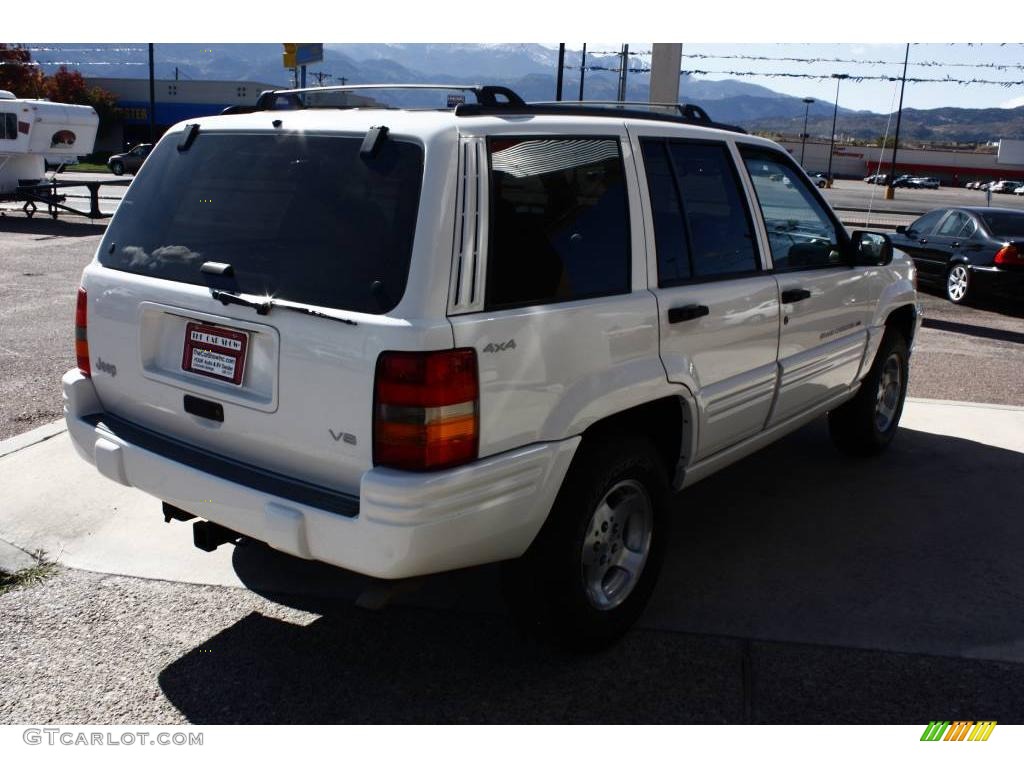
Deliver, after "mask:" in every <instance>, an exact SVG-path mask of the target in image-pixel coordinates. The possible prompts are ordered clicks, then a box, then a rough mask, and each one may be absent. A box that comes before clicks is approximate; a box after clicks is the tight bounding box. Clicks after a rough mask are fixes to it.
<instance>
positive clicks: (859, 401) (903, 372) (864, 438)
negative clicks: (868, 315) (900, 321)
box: [828, 328, 910, 456]
mask: <svg viewBox="0 0 1024 768" xmlns="http://www.w3.org/2000/svg"><path fill="white" fill-rule="evenodd" d="M909 354H910V353H909V351H908V349H907V341H906V339H904V338H903V334H901V333H900V332H899V331H896V330H893V329H891V328H890V329H887V330H886V331H885V336H884V337H883V338H882V344H881V346H880V347H879V349H878V353H877V354H876V355H875V362H874V364H873V365H872V366H871V370H870V371H868V374H867V376H865V377H864V381H863V382H862V383H861V386H860V390H858V392H857V394H856V395H855V396H854V398H853V399H852V400H849V401H847V402H845V403H843V404H842V405H841V406H839V407H838V408H836V409H835V410H833V411H830V412H829V414H828V428H829V433H830V434H831V435H832V440H833V442H834V443H835V444H836V447H838V448H839V450H841V451H842V452H843V453H846V454H849V455H851V456H877V455H878V454H880V453H881V452H882V451H884V450H885V449H886V448H888V447H889V444H890V443H891V442H892V440H893V438H894V437H895V436H896V430H897V428H898V427H899V423H900V416H901V415H902V414H903V402H904V400H905V399H906V397H907V378H908V374H909V373H910V367H909Z"/></svg>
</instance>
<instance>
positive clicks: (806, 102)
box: [800, 97, 814, 170]
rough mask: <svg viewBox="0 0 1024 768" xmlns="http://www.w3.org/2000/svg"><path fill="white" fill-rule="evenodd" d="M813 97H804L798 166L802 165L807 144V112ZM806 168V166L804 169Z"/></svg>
mask: <svg viewBox="0 0 1024 768" xmlns="http://www.w3.org/2000/svg"><path fill="white" fill-rule="evenodd" d="M813 103H814V99H812V98H809V97H808V98H805V99H804V132H803V133H801V134H800V167H801V168H803V167H804V148H805V147H806V146H807V113H808V112H810V109H811V104H813ZM804 170H806V168H805V169H804Z"/></svg>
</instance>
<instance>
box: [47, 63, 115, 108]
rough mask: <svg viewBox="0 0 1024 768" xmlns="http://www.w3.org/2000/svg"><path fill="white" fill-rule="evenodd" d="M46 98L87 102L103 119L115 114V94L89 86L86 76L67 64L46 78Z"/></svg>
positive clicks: (80, 102)
mask: <svg viewBox="0 0 1024 768" xmlns="http://www.w3.org/2000/svg"><path fill="white" fill-rule="evenodd" d="M43 87H44V89H45V91H46V98H48V99H49V100H50V101H56V102H60V103H61V104H87V105H88V106H90V107H92V108H93V109H95V110H96V114H97V115H99V118H100V120H101V121H106V120H108V119H109V118H111V117H112V116H113V110H114V104H115V103H116V102H117V99H116V98H115V96H114V95H113V94H112V93H110V92H109V91H105V90H103V89H102V88H89V87H88V86H87V85H86V84H85V78H84V77H82V73H81V72H78V71H77V70H76V71H74V72H72V71H69V70H68V68H67V67H66V66H63V65H61V67H60V69H58V70H57V71H56V72H54V73H53V74H52V75H50V76H49V77H47V78H46V79H45V83H44V86H43Z"/></svg>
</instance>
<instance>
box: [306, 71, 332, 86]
mask: <svg viewBox="0 0 1024 768" xmlns="http://www.w3.org/2000/svg"><path fill="white" fill-rule="evenodd" d="M309 74H311V75H312V76H313V77H315V78H316V84H317V85H318V86H319V85H323V84H324V78H327V77H334V75H332V74H331V73H330V72H310V73H309Z"/></svg>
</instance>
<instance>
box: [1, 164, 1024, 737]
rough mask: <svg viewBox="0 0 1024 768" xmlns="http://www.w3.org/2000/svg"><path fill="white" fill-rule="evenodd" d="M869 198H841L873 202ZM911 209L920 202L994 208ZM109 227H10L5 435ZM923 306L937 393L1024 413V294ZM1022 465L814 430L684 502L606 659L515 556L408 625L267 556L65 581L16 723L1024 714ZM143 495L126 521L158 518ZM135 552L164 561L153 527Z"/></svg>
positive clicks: (18, 221) (926, 369) (1011, 454)
mask: <svg viewBox="0 0 1024 768" xmlns="http://www.w3.org/2000/svg"><path fill="white" fill-rule="evenodd" d="M849 184H850V187H849V188H846V189H844V185H843V183H840V185H838V186H837V189H835V190H830V191H829V194H830V195H839V194H843V195H846V197H845V198H843V200H846V199H849V200H850V201H851V202H848V203H842V202H840V201H839V200H834V202H835V203H836V204H837V205H843V204H846V205H850V206H854V205H858V206H859V205H861V204H862V203H864V201H866V200H870V197H865V195H868V196H870V194H871V192H872V188H870V187H869V186H868V185H864V184H860V183H859V182H850V183H849ZM857 184H859V188H858V187H855V186H854V185H857ZM903 192H904V191H902V190H901V191H899V192H898V193H897V194H898V198H897V201H893V202H898V203H901V204H902V206H903V208H902V209H900V210H903V209H906V208H907V207H908V206H909V205H911V204H913V205H915V206H918V207H920V206H925V207H924V208H922V210H924V209H926V208H927V207H928V205H927V203H928V201H933V200H934V201H938V200H939V198H938V197H936V195H945V194H950V195H953V196H954V199H956V200H957V202H961V204H978V201H977V200H976V199H975V197H974V196H973V195H977V194H978V193H967V192H948V193H947V192H946V191H944V190H940V191H939V192H938V193H936V192H932V191H927V190H922V191H916V192H914V193H913V195H914V196H915V197H914V199H913V200H911V199H910V198H909V193H907V196H906V197H904V195H903V194H901V193H903ZM877 194H878V196H879V197H880V196H881V189H880V188H878V191H877ZM968 194H970V195H972V196H971V197H970V198H969V199H965V200H964V201H960V200H959V198H957V197H956V196H958V195H959V196H963V195H968ZM918 197H920V198H923V199H924V201H925V202H921V201H920V200H917V198H918ZM982 198H983V195H982ZM996 202H997V201H994V204H995V203H996ZM998 203H999V204H1002V203H1003V201H1002V200H1001V199H1000V200H998ZM935 204H936V205H946V204H952V203H949V202H947V201H946V200H943V201H942V202H936V203H935ZM982 204H983V203H982ZM102 231H103V227H102V225H101V224H89V223H82V222H77V223H76V222H75V221H74V220H72V219H70V218H69V219H62V220H60V221H58V222H51V221H50V220H49V219H44V218H39V217H37V218H36V219H34V220H32V221H28V220H26V219H24V217H22V216H20V215H18V214H13V215H8V216H6V217H3V218H0V366H2V369H3V370H4V371H5V376H4V377H3V380H2V383H0V439H3V438H8V437H11V436H14V435H18V434H21V433H23V432H25V431H27V430H29V429H31V428H33V427H36V426H39V425H42V424H46V423H48V422H51V421H53V420H54V419H56V418H58V417H59V415H60V409H61V400H60V391H59V379H60V376H61V374H62V373H63V372H64V371H65V370H67V369H68V368H71V367H73V365H74V355H73V350H72V343H71V337H72V334H71V330H72V322H73V313H74V295H75V290H76V287H77V284H78V277H79V274H80V272H81V269H82V267H83V266H84V265H85V264H86V263H87V262H88V261H89V259H90V258H91V257H92V254H93V252H94V251H95V248H96V247H97V245H98V242H99V238H100V236H101V234H102ZM922 300H923V302H924V305H925V313H926V322H925V327H924V328H923V329H922V332H921V335H920V337H919V339H918V342H917V348H916V351H915V355H914V358H913V363H912V374H911V380H910V395H911V396H912V397H918V398H930V399H937V400H957V401H968V402H974V403H994V404H1002V405H1009V406H1024V383H1022V381H1021V374H1022V371H1024V303H1020V304H1007V303H993V302H986V303H983V304H980V305H978V306H974V307H957V306H953V305H951V304H949V303H948V302H946V301H945V300H944V299H943V298H941V297H939V296H938V295H931V294H927V293H924V294H922ZM1007 413H1010V412H1009V411H1008V412H1007ZM1007 418H1009V416H1008V417H1007ZM69 461H78V460H77V458H69ZM19 466H20V465H18V464H16V463H6V464H0V485H7V484H13V482H14V481H15V480H16V479H17V478H16V477H15V476H16V475H17V476H23V474H24V473H23V471H22V470H20V469H17V467H19ZM82 467H84V468H85V469H88V468H87V467H85V465H84V464H82ZM1021 469H1024V460H1022V455H1021V454H1020V453H1018V452H1016V451H1013V450H1007V449H1005V448H999V447H996V446H993V445H987V444H983V443H981V442H978V441H975V440H971V439H965V438H963V437H944V436H941V435H938V434H935V433H932V432H929V431H927V430H924V429H920V428H907V429H903V430H901V434H900V436H899V438H898V441H897V443H896V444H895V445H894V446H893V451H892V452H890V454H888V455H887V457H886V458H884V459H882V460H879V461H876V462H869V463H861V464H856V465H851V464H850V463H848V462H845V461H844V460H843V459H841V458H840V457H839V456H838V454H836V453H835V452H834V451H832V449H831V447H830V444H829V440H828V436H827V433H826V430H825V429H824V424H823V422H820V421H819V422H817V423H815V424H812V425H809V426H808V427H806V428H805V429H803V430H800V431H799V432H797V433H795V434H793V435H791V436H789V437H788V438H786V439H785V440H783V441H781V442H780V443H778V444H776V445H775V446H772V447H771V448H769V449H767V450H766V451H763V452H761V453H760V454H758V455H756V456H752V457H750V458H748V459H746V460H744V461H743V462H741V463H740V464H737V465H735V466H734V467H731V468H729V469H727V470H725V471H723V472H722V473H719V474H718V475H716V476H714V477H712V478H709V479H708V480H706V481H704V482H702V483H700V484H698V485H697V486H695V487H694V488H693V489H690V490H688V491H687V492H685V493H684V494H682V495H681V497H680V499H679V504H680V508H681V512H682V513H683V514H682V515H681V516H680V518H679V522H678V523H677V525H676V528H675V531H674V535H673V544H672V553H671V557H670V563H671V565H669V566H668V567H667V572H666V574H665V577H664V578H663V580H662V583H661V585H660V586H659V589H658V591H657V592H656V595H655V598H654V600H653V601H652V604H651V607H650V609H649V610H648V612H647V615H646V616H645V618H644V620H643V621H642V622H641V625H640V626H639V627H638V628H637V629H636V630H634V631H633V632H631V633H630V634H629V635H628V636H627V637H626V639H625V640H624V641H623V642H622V643H621V644H619V645H618V646H616V647H615V648H612V649H610V650H608V651H606V652H603V653H600V654H595V655H589V656H571V655H567V654H564V653H561V652H559V651H555V650H552V649H550V648H548V647H546V646H543V645H539V644H537V643H535V642H534V641H532V640H530V639H529V638H527V637H524V636H523V635H521V634H520V633H519V632H518V631H517V630H516V628H515V627H514V625H513V624H512V622H511V621H510V619H509V617H508V616H507V615H506V613H505V611H504V609H503V608H502V606H501V603H500V601H499V600H498V591H499V590H498V576H497V568H495V567H486V568H479V569H471V570H469V571H464V572H458V573H454V574H446V575H442V576H438V577H433V578H431V579H427V580H423V581H422V582H419V583H416V584H410V585H405V586H407V587H408V593H405V592H402V593H400V594H399V595H398V596H397V597H396V598H395V600H394V605H391V606H390V607H388V608H387V609H385V610H382V611H368V610H364V609H362V608H359V607H357V606H356V605H355V603H356V600H357V598H358V597H359V596H360V595H365V594H368V593H367V590H368V589H369V590H371V592H372V590H373V589H375V587H374V585H373V584H372V583H371V582H369V581H368V580H365V579H362V578H361V577H355V576H354V575H352V574H347V573H344V572H341V571H338V570H336V569H331V568H328V567H326V566H321V565H318V564H315V563H308V562H304V561H300V560H296V559H294V558H290V557H288V556H285V555H282V554H280V553H276V552H273V551H271V550H268V549H267V548H265V547H263V546H261V545H258V544H254V543H248V542H243V543H242V544H241V545H240V546H238V547H237V548H234V549H231V548H221V550H218V552H217V553H214V554H213V555H202V554H199V553H196V552H195V551H194V550H190V549H189V550H187V551H186V550H182V557H183V558H185V557H197V556H198V557H206V558H214V560H213V561H212V562H214V563H216V564H217V565H218V567H223V568H224V569H225V570H229V571H230V572H231V574H232V575H233V576H234V577H235V578H236V579H237V582H238V583H241V584H243V585H245V587H247V588H246V589H238V588H236V587H231V586H223V585H221V582H213V581H212V580H211V582H210V583H206V584H203V583H193V584H183V583H174V582H171V581H164V580H160V579H156V578H151V579H145V578H137V577H132V576H125V575H111V574H105V573H97V572H92V571H90V570H87V569H83V568H69V567H66V568H59V569H58V571H57V573H56V574H55V575H54V576H52V577H51V578H49V579H47V580H44V581H42V582H40V583H38V584H33V585H26V586H22V587H17V588H15V589H13V590H11V591H9V592H6V593H2V594H0V627H3V628H4V629H3V630H2V635H3V642H0V670H2V671H0V723H13V722H66V723H137V722H159V723H184V722H193V723H221V722H638V723H645V722H650V723H654V722H659V723H660V722H669V723H696V722H707V723H723V722H729V723H743V722H781V723H804V722H806V723H816V722H822V723H828V722H835V723H846V722H869V723H918V722H923V723H927V722H928V721H929V720H933V719H937V718H941V719H950V720H953V719H958V718H961V719H988V718H990V719H996V720H998V721H999V722H1001V723H1006V722H1018V723H1019V722H1024V634H1022V632H1021V630H1020V625H1019V617H1020V616H1021V615H1024V611H1022V609H1024V604H1022V602H1021V601H1022V597H1021V596H1022V595H1024V590H1022V589H1021V588H1020V587H1021V586H1022V584H1024V578H1022V576H1024V573H1022V571H1021V566H1020V563H1021V560H1020V556H1019V553H1020V551H1021V545H1022V544H1024V528H1022V524H1021V522H1020V521H1019V520H1018V519H1017V518H1018V516H1017V515H1016V514H1014V510H1015V509H1019V508H1020V506H1021V501H1024V496H1022V495H1021V493H1020V491H1019V490H1018V489H1017V483H1016V480H1017V478H1018V477H1019V475H1020V470H1021ZM4 472H7V473H9V474H8V475H7V476H6V477H5V476H4ZM61 472H62V467H61V466H53V467H47V468H45V471H44V470H40V473H41V474H40V479H39V481H38V482H40V483H43V482H46V480H45V477H46V476H47V475H48V474H49V473H53V474H52V477H53V478H54V482H56V481H57V480H58V479H59V477H60V475H61ZM39 495H40V498H45V493H44V490H43V489H42V488H40V491H39ZM117 504H118V505H119V506H120V507H121V508H120V509H119V508H118V506H114V507H113V508H112V509H110V510H109V515H110V517H111V518H112V519H116V516H117V515H135V514H141V512H140V511H139V510H137V509H134V508H131V505H130V504H129V505H128V506H129V508H125V507H124V505H122V504H121V502H120V501H118V502H117ZM153 504H155V502H153ZM151 513H152V515H153V517H154V519H155V517H156V515H155V508H153V509H150V508H149V507H147V508H146V514H147V515H149V514H151ZM3 515H4V510H3V509H2V508H0V517H3ZM147 530H148V529H147ZM154 530H155V531H156V533H155V535H163V533H164V528H163V524H162V523H159V524H158V527H157V528H155V529H154ZM167 531H168V533H167V534H166V535H168V536H175V537H177V538H178V539H182V538H183V537H187V531H186V532H184V533H183V532H182V531H181V530H178V529H175V528H174V526H169V527H168V528H167ZM126 546H132V547H135V548H136V549H137V550H138V556H139V558H140V559H142V560H144V559H145V557H146V552H147V546H148V541H147V539H146V538H145V537H142V538H140V539H139V540H137V542H131V543H126ZM160 552H161V554H160V555H159V556H164V555H163V554H162V550H161V551H160ZM49 554H50V555H51V557H55V558H59V555H60V553H59V552H56V551H51V552H50V553H49ZM195 580H196V581H202V580H203V579H202V578H201V577H200V578H197V579H195ZM403 588H404V587H403Z"/></svg>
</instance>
